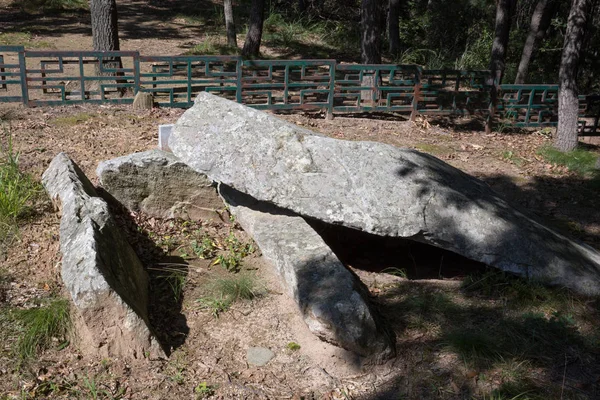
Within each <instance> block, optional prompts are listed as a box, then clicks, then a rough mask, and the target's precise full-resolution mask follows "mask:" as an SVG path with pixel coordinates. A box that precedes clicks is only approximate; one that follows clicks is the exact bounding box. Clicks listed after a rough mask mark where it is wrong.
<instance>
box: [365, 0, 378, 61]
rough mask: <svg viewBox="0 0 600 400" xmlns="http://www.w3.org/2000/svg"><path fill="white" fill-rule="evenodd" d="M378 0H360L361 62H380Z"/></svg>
mask: <svg viewBox="0 0 600 400" xmlns="http://www.w3.org/2000/svg"><path fill="white" fill-rule="evenodd" d="M379 1H380V0H362V3H361V15H360V24H361V29H362V33H361V41H360V59H361V62H362V63H363V64H381V7H380V5H379Z"/></svg>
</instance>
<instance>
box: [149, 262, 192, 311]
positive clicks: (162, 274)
mask: <svg viewBox="0 0 600 400" xmlns="http://www.w3.org/2000/svg"><path fill="white" fill-rule="evenodd" d="M175 265H178V264H175ZM150 270H153V271H158V274H157V276H156V278H157V279H160V280H163V281H165V282H166V283H167V284H168V285H169V287H170V289H171V292H172V293H173V298H174V300H175V302H176V303H178V302H179V301H180V300H181V296H182V295H183V290H184V289H185V285H186V283H187V271H186V270H185V269H182V268H178V267H177V266H163V267H161V268H150Z"/></svg>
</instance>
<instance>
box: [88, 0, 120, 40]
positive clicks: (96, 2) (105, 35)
mask: <svg viewBox="0 0 600 400" xmlns="http://www.w3.org/2000/svg"><path fill="white" fill-rule="evenodd" d="M90 14H91V15H92V39H93V43H94V50H95V51H115V50H120V48H119V29H118V27H117V21H118V15H117V3H116V2H115V0H90Z"/></svg>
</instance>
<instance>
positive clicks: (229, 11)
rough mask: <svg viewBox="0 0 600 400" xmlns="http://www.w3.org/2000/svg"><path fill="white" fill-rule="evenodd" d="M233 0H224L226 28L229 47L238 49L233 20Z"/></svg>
mask: <svg viewBox="0 0 600 400" xmlns="http://www.w3.org/2000/svg"><path fill="white" fill-rule="evenodd" d="M231 2H232V0H224V2H223V5H224V9H225V28H226V30H227V46H229V47H237V37H236V36H235V21H234V20H233V5H232V4H231Z"/></svg>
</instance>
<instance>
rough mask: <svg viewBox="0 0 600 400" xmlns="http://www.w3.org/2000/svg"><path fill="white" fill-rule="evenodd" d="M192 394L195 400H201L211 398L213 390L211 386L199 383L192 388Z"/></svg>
mask: <svg viewBox="0 0 600 400" xmlns="http://www.w3.org/2000/svg"><path fill="white" fill-rule="evenodd" d="M194 393H195V394H196V399H203V398H205V397H208V396H212V395H213V394H215V388H214V386H212V385H209V384H207V383H206V382H200V383H199V384H197V385H196V387H195V388H194Z"/></svg>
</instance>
